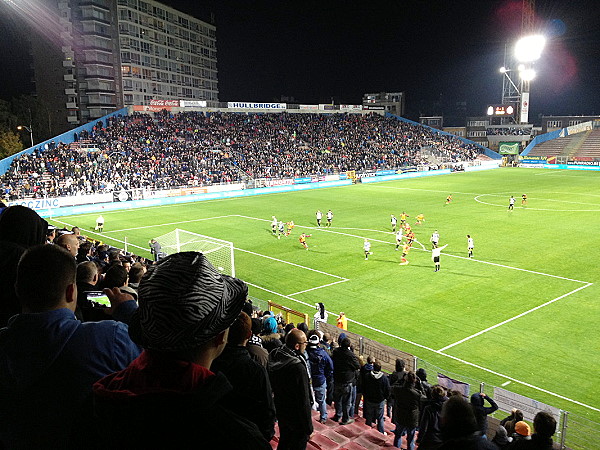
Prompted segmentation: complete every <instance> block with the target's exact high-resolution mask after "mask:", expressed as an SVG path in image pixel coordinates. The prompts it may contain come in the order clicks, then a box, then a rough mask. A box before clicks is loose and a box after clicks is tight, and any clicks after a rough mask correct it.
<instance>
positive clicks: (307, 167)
mask: <svg viewBox="0 0 600 450" xmlns="http://www.w3.org/2000/svg"><path fill="white" fill-rule="evenodd" d="M422 147H428V148H432V149H435V150H436V151H437V152H439V153H440V154H442V155H444V156H445V158H446V160H447V161H449V162H458V161H468V160H473V159H475V158H476V157H477V155H478V154H479V153H481V150H480V148H479V147H477V146H476V145H474V144H466V143H464V142H463V141H461V140H459V139H458V138H455V137H453V136H449V135H443V134H440V133H437V132H435V131H433V130H431V129H429V128H425V127H422V126H420V125H413V124H410V123H407V122H402V121H399V120H396V119H393V118H386V117H383V116H380V115H378V114H370V115H365V116H363V115H357V114H330V115H321V114H288V113H280V114H236V113H207V114H203V113H200V112H185V113H178V114H170V113H167V112H161V113H156V114H154V115H150V114H137V113H136V114H133V115H131V116H117V117H111V118H108V119H106V123H103V122H98V123H97V124H96V126H95V127H94V128H93V130H92V131H91V132H85V131H84V132H81V133H79V135H78V136H77V141H76V142H74V143H73V144H63V143H52V145H50V146H49V148H48V149H46V150H43V151H42V150H35V151H34V152H33V153H32V154H26V155H22V156H20V157H19V158H16V159H15V160H14V161H13V162H12V164H11V166H10V168H9V170H8V171H7V172H6V173H5V174H4V175H2V176H1V177H0V196H3V197H4V198H6V199H9V200H13V199H19V198H31V197H34V198H42V197H58V196H74V195H79V194H93V193H104V192H113V191H121V190H129V189H138V188H139V189H153V190H154V189H169V188H178V187H189V186H204V185H211V184H218V183H231V182H239V181H242V180H244V179H247V178H251V179H258V178H286V177H305V176H311V175H326V174H335V173H341V172H345V171H349V170H356V171H367V170H369V171H371V170H388V169H398V168H401V167H406V166H416V165H419V164H423V163H425V162H426V161H425V159H424V158H423V157H422V155H421V154H420V150H421V148H422Z"/></svg>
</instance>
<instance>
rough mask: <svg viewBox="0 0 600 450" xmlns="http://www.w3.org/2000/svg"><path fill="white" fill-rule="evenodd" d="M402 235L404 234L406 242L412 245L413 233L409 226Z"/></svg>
mask: <svg viewBox="0 0 600 450" xmlns="http://www.w3.org/2000/svg"><path fill="white" fill-rule="evenodd" d="M404 236H406V243H407V244H408V245H409V246H411V247H412V243H413V241H414V240H415V233H414V232H413V231H412V230H411V229H410V228H409V229H408V230H407V232H406V234H405V235H404Z"/></svg>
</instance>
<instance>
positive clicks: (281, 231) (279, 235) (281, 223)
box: [277, 220, 285, 239]
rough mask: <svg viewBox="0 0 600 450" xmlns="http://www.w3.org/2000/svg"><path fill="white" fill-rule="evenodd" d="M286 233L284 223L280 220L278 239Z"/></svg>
mask: <svg viewBox="0 0 600 450" xmlns="http://www.w3.org/2000/svg"><path fill="white" fill-rule="evenodd" d="M284 232H285V230H284V227H283V222H282V221H281V220H280V221H279V223H278V224H277V239H281V235H282V234H284Z"/></svg>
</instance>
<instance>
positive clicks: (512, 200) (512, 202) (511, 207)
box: [508, 195, 515, 211]
mask: <svg viewBox="0 0 600 450" xmlns="http://www.w3.org/2000/svg"><path fill="white" fill-rule="evenodd" d="M514 209H515V198H514V197H513V196H512V195H511V196H510V199H509V200H508V210H509V211H513V210H514Z"/></svg>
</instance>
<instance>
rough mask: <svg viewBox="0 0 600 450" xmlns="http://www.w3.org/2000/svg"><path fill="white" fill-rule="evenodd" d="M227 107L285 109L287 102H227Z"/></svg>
mask: <svg viewBox="0 0 600 450" xmlns="http://www.w3.org/2000/svg"><path fill="white" fill-rule="evenodd" d="M227 107H228V108H234V109H239V108H242V109H285V108H286V107H287V103H250V102H227Z"/></svg>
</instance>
